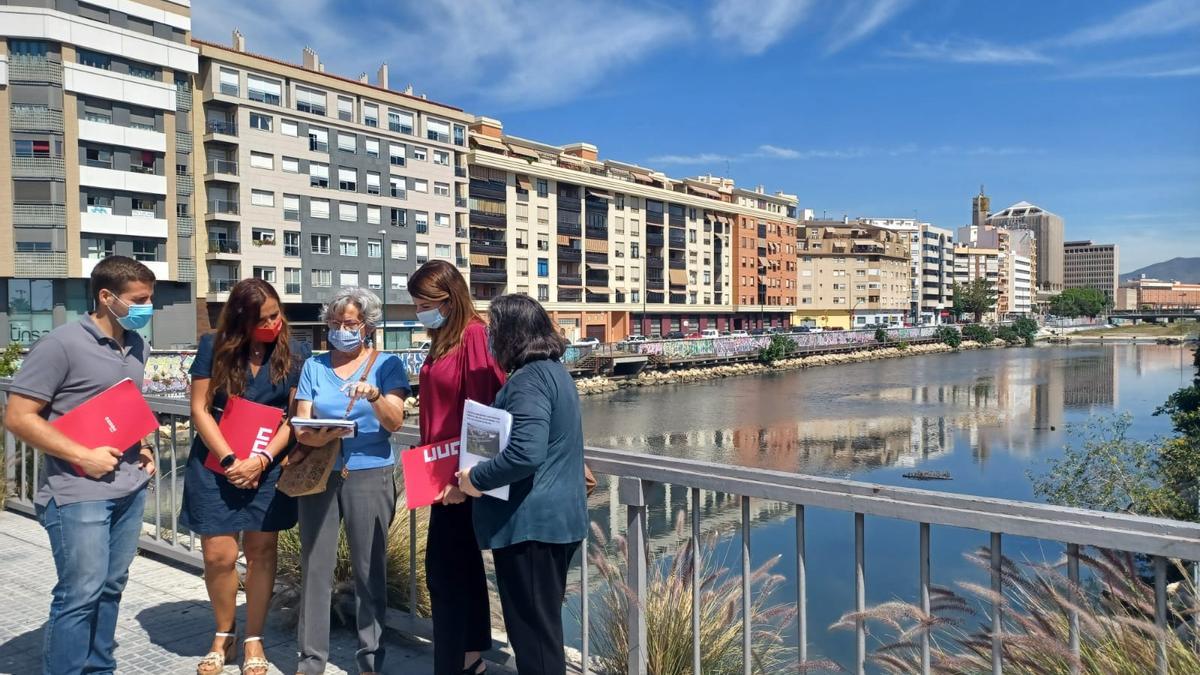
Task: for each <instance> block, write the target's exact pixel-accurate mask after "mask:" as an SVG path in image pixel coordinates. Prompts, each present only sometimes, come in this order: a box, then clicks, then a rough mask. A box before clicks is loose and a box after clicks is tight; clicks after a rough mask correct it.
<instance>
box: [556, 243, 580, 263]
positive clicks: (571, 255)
mask: <svg viewBox="0 0 1200 675" xmlns="http://www.w3.org/2000/svg"><path fill="white" fill-rule="evenodd" d="M558 259H559V260H562V261H564V262H580V261H582V260H583V252H582V251H580V250H579V249H577V248H571V247H570V246H559V247H558Z"/></svg>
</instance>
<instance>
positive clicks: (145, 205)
mask: <svg viewBox="0 0 1200 675" xmlns="http://www.w3.org/2000/svg"><path fill="white" fill-rule="evenodd" d="M132 207H133V215H134V216H135V217H139V218H154V217H155V215H156V214H157V213H158V202H157V201H155V200H153V199H149V198H147V197H134V198H133V199H132Z"/></svg>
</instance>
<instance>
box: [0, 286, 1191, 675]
mask: <svg viewBox="0 0 1200 675" xmlns="http://www.w3.org/2000/svg"><path fill="white" fill-rule="evenodd" d="M212 281H213V282H217V281H218V280H215V279H214V280H212ZM223 290H227V289H223ZM7 392H8V383H7V382H4V383H0V403H3V402H4V400H5V397H7ZM147 400H148V401H149V402H150V405H151V408H152V409H153V410H154V411H155V412H156V413H157V414H158V415H159V422H160V427H159V432H158V433H157V434H156V435H155V442H154V444H155V446H156V454H157V458H158V462H159V471H157V472H156V473H155V476H154V478H153V479H152V480H151V484H150V490H151V494H150V495H149V497H150V498H149V500H148V502H147V510H146V515H145V517H144V523H145V524H144V526H143V530H142V536H141V539H140V542H139V545H140V546H141V548H142V549H143V550H146V551H150V552H153V553H156V554H160V555H164V556H167V557H169V558H171V559H174V560H177V561H179V562H183V563H185V564H188V565H190V566H192V567H194V568H197V569H199V568H200V567H201V564H202V560H201V556H200V551H199V546H198V544H199V541H198V538H196V537H195V536H194V535H193V534H191V533H190V532H189V533H185V532H181V531H180V529H179V522H178V514H179V505H180V503H181V499H182V495H183V466H184V464H185V463H186V458H187V452H188V451H189V448H190V446H191V443H192V440H193V438H194V434H195V431H194V429H193V427H192V425H191V424H190V423H189V415H190V406H189V403H188V401H187V400H184V399H178V398H176V399H171V398H161V397H148V398H147ZM400 434H402V435H403V434H407V435H408V436H409V437H411V435H412V430H411V428H406V429H403V430H401V432H400ZM402 440H408V438H404V439H402ZM585 457H586V459H587V462H588V465H589V466H590V467H591V469H592V471H594V472H595V473H597V474H602V475H606V476H610V477H611V478H612V479H613V480H615V482H616V490H615V492H616V494H615V497H616V499H615V502H614V508H621V507H623V509H624V516H625V518H624V523H625V525H626V543H627V546H626V549H627V551H628V555H627V556H626V561H625V569H624V577H625V578H624V582H625V585H626V587H627V588H625V589H608V592H627V593H629V594H630V595H631V597H630V598H629V601H628V603H627V604H628V608H629V612H628V614H627V616H626V617H625V621H626V629H627V631H628V635H629V641H628V650H629V653H628V672H629V673H630V674H631V675H645V673H646V672H647V661H648V655H649V652H650V649H651V645H650V644H649V643H648V642H647V633H646V629H647V626H646V621H647V616H646V609H645V608H646V602H645V601H646V599H647V598H648V597H649V591H650V589H649V587H648V579H649V572H650V571H649V569H648V565H649V560H648V549H649V546H648V543H649V535H650V528H649V524H648V511H647V506H648V502H649V500H648V493H649V491H650V489H651V487H652V486H654V485H656V484H665V485H670V486H672V488H673V489H679V488H683V489H685V490H687V493H688V495H689V498H688V502H689V511H690V516H691V518H690V525H691V531H690V533H688V534H689V536H690V538H691V545H690V546H688V547H687V549H686V550H687V551H689V552H690V555H691V556H692V560H691V565H690V569H691V574H692V576H691V579H690V580H688V582H687V583H688V585H689V587H690V593H691V595H692V602H691V610H692V623H691V633H692V664H693V672H696V673H699V672H701V652H700V640H699V639H698V637H699V632H698V631H699V625H700V605H701V593H702V590H701V589H702V584H701V583H700V581H701V580H700V578H699V574H700V569H701V567H702V565H701V564H700V555H701V553H700V549H701V546H700V545H699V543H700V541H701V512H702V510H703V509H702V508H700V506H701V505H702V504H703V497H704V493H705V492H709V493H718V494H727V495H732V496H734V497H736V498H737V499H738V501H739V504H740V507H741V514H740V527H739V528H738V529H739V531H740V553H741V556H740V558H741V564H740V569H739V570H738V572H740V575H741V612H740V615H739V616H737V617H736V619H735V620H737V621H739V622H740V624H741V632H742V654H743V656H742V659H743V672H745V673H747V675H748V674H749V673H750V672H751V671H752V667H753V660H754V655H753V644H752V635H753V631H754V629H755V626H754V625H753V624H752V620H751V618H752V612H751V606H752V589H751V576H752V574H753V571H752V569H751V565H750V561H751V552H752V550H753V549H752V546H753V538H752V531H751V520H752V519H751V502H752V500H769V501H771V502H782V503H785V504H788V505H791V506H790V508H791V509H792V510H794V513H795V541H796V554H795V560H794V561H792V562H793V565H794V567H793V568H792V569H794V573H795V582H796V583H795V593H796V594H795V598H794V602H795V605H796V623H797V630H796V644H795V649H796V651H795V656H796V659H797V665H800V664H804V663H805V662H806V661H807V660H808V655H809V645H810V643H809V637H808V628H809V623H808V617H809V605H808V593H809V586H808V577H807V567H808V561H809V558H810V555H811V552H810V551H808V550H807V548H806V543H807V540H806V535H805V524H806V520H805V509H806V508H808V507H813V508H819V509H829V510H833V511H838V512H843V513H847V514H853V549H854V566H853V569H852V570H851V571H848V574H852V575H853V579H854V581H853V583H854V590H855V602H854V609H855V611H856V612H857V613H859V614H860V615H861V613H862V612H863V611H864V610H866V585H867V583H868V580H869V577H868V574H867V571H868V566H867V559H866V554H865V551H866V533H867V527H866V523H867V519H868V517H869V518H871V519H875V518H886V519H889V521H894V520H902V521H906V522H911V523H916V524H918V526H919V530H918V549H917V550H918V552H917V555H918V563H919V565H918V569H919V572H918V574H917V577H916V578H915V579H914V580H913V582H914V585H916V586H917V587H918V588H919V590H920V605H921V608H922V611H923V612H925V613H926V614H929V613H930V597H931V577H932V570H931V565H930V560H931V556H930V550H931V539H932V533H931V530H932V528H933V526H945V527H954V528H967V529H971V530H976V531H981V532H987V533H988V534H989V537H990V547H989V550H990V562H991V566H990V569H989V574H990V577H991V589H992V591H993V592H994V593H995V597H994V598H993V600H992V601H991V603H992V606H991V607H990V614H991V617H990V619H991V655H990V658H991V663H992V672H993V673H1000V672H1002V669H1003V665H1004V664H1003V662H1004V655H1005V640H1006V635H1005V633H1004V619H1003V611H1004V610H1003V607H1002V605H1001V600H1000V598H1001V597H1002V593H1003V590H1004V586H1005V579H1004V574H1003V572H1002V567H1001V562H1002V550H1003V549H1002V546H1003V542H1004V538H1005V537H1006V536H1007V537H1029V538H1034V539H1039V540H1047V541H1054V542H1061V543H1063V544H1065V545H1066V551H1067V570H1068V577H1069V579H1070V580H1071V582H1073V583H1074V584H1078V581H1079V560H1080V547H1081V546H1096V547H1100V548H1107V549H1116V550H1120V551H1128V552H1132V553H1139V554H1144V555H1148V556H1152V558H1153V569H1154V582H1153V583H1154V588H1155V612H1154V616H1155V623H1156V624H1157V626H1158V628H1159V629H1160V633H1159V635H1160V637H1159V638H1158V640H1159V667H1158V672H1159V673H1163V674H1165V673H1166V672H1167V667H1166V648H1167V634H1168V626H1167V618H1166V617H1167V611H1168V610H1167V607H1166V603H1167V591H1166V585H1167V581H1166V567H1167V558H1178V559H1181V560H1187V561H1195V560H1200V524H1195V523H1187V522H1182V521H1173V520H1165V519H1160V518H1147V517H1142V516H1131V515H1125V514H1116V513H1101V512H1096V511H1087V510H1083V509H1074V508H1067V507H1060V506H1051V505H1046V504H1037V503H1032V502H1021V501H1016V500H1008V499H993V498H986V497H976V496H969V495H956V494H949V493H944V492H935V491H931V490H919V489H912V488H899V487H892V486H887V485H879V484H872V483H865V482H858V481H850V480H845V479H841V478H824V477H817V476H808V475H803V474H793V473H786V472H781V471H770V470H765V469H754V468H744V467H739V466H732V465H728V464H719V463H714V462H703V461H697V460H690V459H678V458H673V457H659V456H649V455H641V454H630V453H629V452H627V451H619V450H608V449H601V448H586V449H585ZM4 459H5V467H6V477H7V486H8V490H9V498H8V500H7V508H9V509H12V510H14V511H18V512H23V513H27V514H32V513H33V512H34V505H33V500H34V497H35V495H36V490H37V486H38V485H39V480H40V476H39V472H40V470H41V469H40V462H39V461H38V459H39V458H38V456H37V453H36V451H35V450H33V449H32V448H30V447H28V446H27V445H25V444H24V443H21V442H18V441H17V439H16V438H15V436H14V435H13V434H12V433H11V432H6V433H5V436H4ZM613 518H614V521H616V520H618V514H613ZM416 520H417V519H415V518H411V519H409V528H410V531H409V541H410V546H411V547H413V549H415V547H416V545H417V543H416V542H417V532H416ZM587 546H588V541H587V540H585V541H584V550H585V551H587ZM417 558H418V556H417V555H416V551H415V550H410V556H409V568H408V570H407V572H408V577H407V580H408V583H409V584H410V586H409V589H410V595H409V597H412V598H415V597H417V592H416V590H417V589H416V583H417V578H418V577H417V573H416V565H417V564H418V561H417ZM590 566H591V562H590V561H589V559H588V556H587V555H583V556H581V564H580V571H579V574H580V581H581V583H580V586H579V587H580V589H583V590H582V593H581V598H580V619H581V621H580V638H581V641H580V644H581V647H582V648H581V650H580V651H581V656H582V666H583V668H582V670H583V673H585V674H586V673H589V672H591V669H590V665H591V662H590V645H591V633H590V629H591V625H590V607H589V605H590V600H589V598H588V595H589V593H588V589H590V588H591V586H589V573H590V569H589V568H590ZM413 605H414V606H413V607H412V608H411V609H410V610H409V613H408V619H409V620H410V622H411V624H410V625H416V624H417V621H418V620H417V617H416V614H415V611H416V610H415V603H413ZM1078 606H1079V605H1078V604H1076V603H1072V604H1071V605H1070V607H1071V608H1070V609H1069V610H1068V612H1069V617H1068V620H1069V629H1068V630H1069V640H1068V644H1067V645H1064V648H1065V649H1066V650H1068V651H1069V652H1070V653H1071V654H1072V655H1073V656H1074V657H1075V659H1076V660H1077V659H1078V657H1079V654H1080V639H1079V635H1080V633H1079V630H1080V629H1079V620H1080V617H1079V610H1078V609H1077V607H1078ZM394 613H395V612H394ZM931 631H932V627H925V628H924V629H919V630H917V631H916V633H915V635H914V638H913V639H914V641H916V642H917V643H918V644H919V646H920V652H921V669H920V672H922V673H928V672H930V669H931V651H932V645H931ZM855 633H856V646H855V666H854V668H853V670H854V671H855V672H857V673H865V671H866V662H867V648H866V645H867V632H866V624H865V621H863V620H861V619H860V620H858V621H857V622H856V623H855Z"/></svg>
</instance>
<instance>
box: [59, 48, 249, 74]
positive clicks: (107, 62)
mask: <svg viewBox="0 0 1200 675" xmlns="http://www.w3.org/2000/svg"><path fill="white" fill-rule="evenodd" d="M77 53H78V55H79V58H78V61H79V63H81V64H83V65H85V66H91V67H92V68H101V69H103V70H108V69H109V68H110V67H111V66H112V63H111V59H110V58H109V56H108V54H101V53H99V52H93V51H89V50H87V49H79V50H77ZM235 77H236V74H235Z"/></svg>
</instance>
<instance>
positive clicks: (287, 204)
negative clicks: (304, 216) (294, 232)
mask: <svg viewBox="0 0 1200 675" xmlns="http://www.w3.org/2000/svg"><path fill="white" fill-rule="evenodd" d="M283 219H284V220H291V221H295V222H299V221H300V197H299V195H284V196H283ZM298 245H299V240H297V246H298ZM296 255H299V253H297V254H296Z"/></svg>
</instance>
